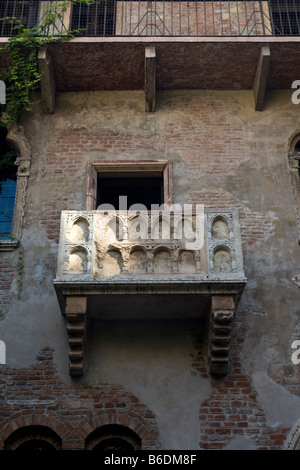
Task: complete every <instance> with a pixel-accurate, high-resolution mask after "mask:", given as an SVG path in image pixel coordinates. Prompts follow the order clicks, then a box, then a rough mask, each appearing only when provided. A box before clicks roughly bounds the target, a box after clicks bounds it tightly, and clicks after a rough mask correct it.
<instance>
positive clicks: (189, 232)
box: [174, 215, 196, 242]
mask: <svg viewBox="0 0 300 470" xmlns="http://www.w3.org/2000/svg"><path fill="white" fill-rule="evenodd" d="M195 236H196V233H195V227H194V223H193V220H192V217H189V216H184V215H183V217H181V218H180V219H179V220H178V221H177V222H176V223H175V226H174V238H175V239H177V240H188V241H190V242H192V241H194V240H195Z"/></svg>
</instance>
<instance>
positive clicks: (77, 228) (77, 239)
mask: <svg viewBox="0 0 300 470" xmlns="http://www.w3.org/2000/svg"><path fill="white" fill-rule="evenodd" d="M89 235H90V229H89V223H88V221H87V220H86V219H85V218H83V217H79V218H78V219H76V220H75V221H74V223H73V225H72V228H71V231H70V235H69V240H70V241H71V242H73V243H85V242H87V241H88V240H89Z"/></svg>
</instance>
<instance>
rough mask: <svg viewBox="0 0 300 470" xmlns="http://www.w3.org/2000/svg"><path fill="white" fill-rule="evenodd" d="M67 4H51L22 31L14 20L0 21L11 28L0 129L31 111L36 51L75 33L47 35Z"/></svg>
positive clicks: (86, 0)
mask: <svg viewBox="0 0 300 470" xmlns="http://www.w3.org/2000/svg"><path fill="white" fill-rule="evenodd" d="M70 2H71V0H64V1H60V2H58V3H52V4H51V6H49V7H48V8H47V9H46V11H45V14H44V16H43V19H42V21H40V23H39V24H38V26H36V27H34V28H27V27H25V26H24V25H23V24H22V23H21V22H20V21H19V20H18V19H17V18H15V17H9V18H8V17H6V18H0V21H6V22H9V23H11V24H12V25H13V36H12V37H10V38H9V40H8V42H7V43H6V44H5V46H3V47H2V49H6V50H7V51H8V52H9V56H10V64H9V66H8V68H7V69H6V70H5V71H3V72H2V73H0V80H3V81H4V83H5V85H6V104H5V105H0V126H4V127H6V128H9V127H10V126H12V125H13V124H14V123H16V122H17V120H18V118H19V116H20V114H21V112H22V111H23V110H27V111H28V110H30V109H31V104H32V101H31V97H32V93H33V92H34V91H36V89H37V87H38V84H39V82H40V78H41V75H40V72H39V67H38V51H39V49H40V48H41V46H44V45H47V44H49V43H54V42H58V41H62V40H64V41H66V40H69V39H71V38H73V37H75V36H76V35H77V34H78V33H80V31H79V30H64V31H63V32H57V34H56V33H55V34H50V32H51V31H53V30H54V26H55V22H56V21H57V20H62V19H63V15H64V13H66V11H67V9H68V7H69V6H70ZM94 2H95V0H73V3H83V4H86V5H91V4H93V3H94Z"/></svg>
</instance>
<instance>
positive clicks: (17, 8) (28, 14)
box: [0, 0, 40, 36]
mask: <svg viewBox="0 0 300 470" xmlns="http://www.w3.org/2000/svg"><path fill="white" fill-rule="evenodd" d="M39 3H40V2H39V0H24V1H22V2H20V1H18V0H8V1H6V2H4V1H0V18H5V20H4V21H1V22H0V36H13V35H15V34H17V33H18V32H19V30H18V29H14V28H15V27H16V26H18V25H19V24H22V25H23V26H25V27H26V28H34V27H36V26H37V22H38V12H39ZM6 18H17V20H18V21H11V20H10V19H6Z"/></svg>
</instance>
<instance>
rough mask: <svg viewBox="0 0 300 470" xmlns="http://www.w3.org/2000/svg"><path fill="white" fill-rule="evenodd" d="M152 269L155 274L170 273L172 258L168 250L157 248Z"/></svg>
mask: <svg viewBox="0 0 300 470" xmlns="http://www.w3.org/2000/svg"><path fill="white" fill-rule="evenodd" d="M153 268H154V273H156V274H169V273H172V258H171V253H170V250H168V249H167V248H159V249H157V250H156V251H155V253H154V258H153Z"/></svg>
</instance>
